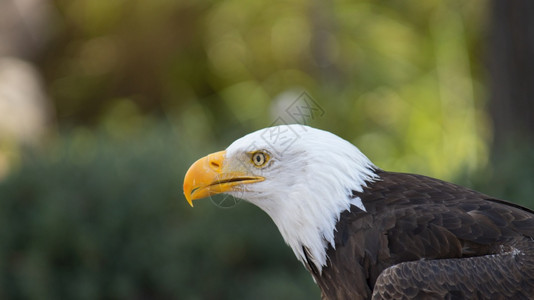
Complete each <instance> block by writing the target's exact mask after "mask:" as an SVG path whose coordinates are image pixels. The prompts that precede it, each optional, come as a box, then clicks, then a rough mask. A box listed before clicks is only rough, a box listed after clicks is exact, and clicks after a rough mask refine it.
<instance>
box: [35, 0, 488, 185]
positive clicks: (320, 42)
mask: <svg viewBox="0 0 534 300" xmlns="http://www.w3.org/2000/svg"><path fill="white" fill-rule="evenodd" d="M55 5H56V8H57V16H58V18H56V24H55V28H56V31H55V36H54V38H53V39H52V42H51V46H50V47H49V49H48V51H47V53H46V55H45V56H44V57H43V59H42V61H41V63H40V65H41V66H42V69H43V70H44V74H45V78H46V80H47V82H48V86H49V91H50V93H51V96H52V98H53V99H54V101H55V103H56V107H57V110H58V117H59V120H60V122H61V123H63V124H79V123H80V122H81V123H82V124H95V123H99V122H100V119H101V117H102V115H106V114H107V112H109V111H110V110H114V109H117V106H119V107H120V106H121V105H122V104H121V103H129V104H128V105H131V106H134V107H135V109H138V110H139V111H140V112H142V114H143V115H146V114H156V115H159V116H164V117H166V118H169V119H172V120H173V122H175V126H176V127H177V128H178V130H179V131H181V132H183V133H184V134H187V135H188V136H189V137H192V138H195V140H197V141H198V143H199V144H201V143H208V144H209V143H210V141H211V140H213V139H215V140H217V141H223V142H225V143H229V142H230V141H232V140H233V139H235V138H236V137H238V136H241V135H242V134H244V133H246V132H249V131H252V130H255V129H258V128H261V127H265V126H268V125H269V124H271V123H272V122H274V120H276V118H277V117H280V114H281V112H280V109H281V110H282V112H283V110H284V109H285V107H284V106H283V105H282V106H280V105H278V106H276V103H275V102H276V101H275V102H273V99H276V98H277V97H278V96H280V95H281V94H283V93H285V92H288V91H307V92H308V94H309V95H311V96H312V98H313V99H314V100H315V101H316V102H317V103H318V104H319V105H320V106H321V108H322V109H323V110H324V112H325V113H324V115H323V116H322V117H320V118H309V119H308V120H307V121H308V122H309V123H310V124H312V125H315V126H319V127H321V128H324V129H326V130H330V131H333V132H335V133H337V134H339V135H341V136H343V137H345V138H347V139H349V140H351V141H352V142H355V143H356V144H357V145H358V146H360V147H361V148H362V150H363V151H364V152H366V153H368V154H369V155H370V156H371V158H372V159H373V160H374V161H375V162H376V163H377V164H378V165H380V166H382V167H384V168H389V169H395V170H399V171H407V170H410V171H417V172H422V173H426V174H430V175H435V176H439V177H441V178H445V179H450V178H452V177H454V175H456V174H458V172H459V171H461V170H462V169H463V168H469V169H470V170H471V171H473V170H474V169H475V168H476V167H477V166H480V165H483V164H484V163H485V162H486V159H487V147H486V144H485V142H486V139H487V138H488V136H489V134H488V132H487V128H488V124H487V122H486V114H485V112H484V108H485V104H484V103H483V102H482V101H481V98H482V96H483V95H482V93H481V87H480V86H481V84H480V81H481V73H482V72H481V71H480V69H481V57H482V56H483V55H484V54H485V53H484V51H482V50H483V46H482V45H481V44H480V40H481V39H482V36H483V25H484V19H483V18H484V15H485V3H484V2H480V1H475V2H465V1H447V2H442V1H425V2H424V3H420V2H387V3H383V2H376V1H311V2H310V1H300V0H292V1H284V2H277V3H273V2H272V1H264V0H260V1H254V2H250V1H242V0H229V1H167V0H157V1H134V0H123V1H104V0H79V1H65V0H56V1H55ZM297 95H298V93H297ZM290 100H292V99H290ZM284 103H285V102H284ZM290 103H291V102H289V103H288V104H290ZM273 107H278V109H279V110H276V109H274V108H273ZM283 121H285V122H293V120H287V119H284V120H283Z"/></svg>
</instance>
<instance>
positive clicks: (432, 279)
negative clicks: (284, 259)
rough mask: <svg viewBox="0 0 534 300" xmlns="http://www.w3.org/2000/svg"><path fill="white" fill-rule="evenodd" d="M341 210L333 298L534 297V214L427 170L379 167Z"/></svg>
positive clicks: (332, 255)
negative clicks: (353, 202) (356, 202)
mask: <svg viewBox="0 0 534 300" xmlns="http://www.w3.org/2000/svg"><path fill="white" fill-rule="evenodd" d="M378 175H379V176H380V180H378V181H376V182H373V183H370V184H369V186H368V187H367V188H365V189H364V191H363V192H361V193H354V195H353V196H354V197H360V198H361V200H362V201H363V204H364V206H365V208H366V210H367V211H366V212H364V211H361V210H360V209H358V208H356V207H352V209H351V211H350V212H349V211H345V212H343V213H342V214H341V217H340V220H339V222H338V224H337V226H336V233H335V244H336V247H335V249H333V248H332V247H330V248H329V249H328V250H327V255H328V258H329V260H328V264H327V266H326V267H324V268H323V271H322V273H321V274H319V273H318V272H317V271H316V269H315V268H313V267H312V266H310V265H308V269H309V270H310V272H311V273H312V275H313V276H314V278H315V280H316V281H317V284H318V285H319V287H320V288H321V290H322V294H323V298H325V299H371V298H373V299H534V240H533V237H534V212H533V211H531V210H529V209H526V208H523V207H520V206H518V205H515V204H512V203H508V202H505V201H502V200H497V199H493V198H491V197H489V196H486V195H483V194H481V193H478V192H476V191H472V190H469V189H466V188H464V187H460V186H457V185H454V184H451V183H447V182H443V181H440V180H437V179H432V178H429V177H425V176H420V175H411V174H400V173H390V172H384V171H378Z"/></svg>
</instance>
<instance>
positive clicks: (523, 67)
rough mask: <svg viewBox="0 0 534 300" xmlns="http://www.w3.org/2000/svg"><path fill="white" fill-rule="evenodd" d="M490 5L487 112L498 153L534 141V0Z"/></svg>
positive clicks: (494, 146)
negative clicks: (488, 100)
mask: <svg viewBox="0 0 534 300" xmlns="http://www.w3.org/2000/svg"><path fill="white" fill-rule="evenodd" d="M490 5H491V7H490V8H491V14H492V16H491V17H492V19H491V28H490V30H491V32H490V44H489V45H490V50H489V54H490V56H489V67H490V75H491V82H490V83H491V88H490V89H491V98H490V114H491V117H492V119H493V126H494V141H493V142H494V143H493V151H494V152H497V153H498V152H500V151H506V149H508V150H510V149H511V147H516V146H520V145H523V144H524V143H528V142H530V143H532V142H534V1H532V0H509V1H501V0H492V1H491V2H490Z"/></svg>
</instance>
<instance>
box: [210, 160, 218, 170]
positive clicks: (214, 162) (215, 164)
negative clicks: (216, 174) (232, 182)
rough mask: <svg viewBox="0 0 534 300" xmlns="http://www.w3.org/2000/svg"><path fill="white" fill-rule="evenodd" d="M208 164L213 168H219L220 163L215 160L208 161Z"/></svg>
mask: <svg viewBox="0 0 534 300" xmlns="http://www.w3.org/2000/svg"><path fill="white" fill-rule="evenodd" d="M210 166H211V167H212V168H213V169H220V168H221V165H220V164H219V163H218V162H216V161H210Z"/></svg>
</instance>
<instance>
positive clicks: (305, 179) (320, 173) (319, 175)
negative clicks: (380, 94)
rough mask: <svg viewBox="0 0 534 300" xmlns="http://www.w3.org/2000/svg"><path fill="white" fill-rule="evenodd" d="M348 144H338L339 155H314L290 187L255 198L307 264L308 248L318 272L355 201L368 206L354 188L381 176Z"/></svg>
mask: <svg viewBox="0 0 534 300" xmlns="http://www.w3.org/2000/svg"><path fill="white" fill-rule="evenodd" d="M338 146H339V145H338ZM344 146H345V147H344V148H342V149H337V151H336V152H335V153H337V154H338V156H336V157H333V156H329V157H321V156H316V157H313V158H310V159H309V161H310V163H309V164H307V165H306V168H305V169H303V170H301V172H300V175H299V176H301V177H299V178H298V179H297V180H294V182H293V184H292V185H291V188H290V189H280V190H283V191H284V192H285V193H284V194H275V195H269V196H268V197H265V198H263V197H262V199H261V200H260V201H252V202H253V203H254V204H256V205H257V206H259V207H260V208H261V209H263V210H264V211H265V212H267V214H269V216H270V217H271V218H272V219H273V221H274V222H275V224H276V225H277V226H278V229H279V230H280V233H281V234H282V237H283V238H284V240H285V242H286V243H287V244H288V245H289V246H290V247H291V248H292V249H293V251H294V253H295V255H296V256H297V258H298V259H299V260H300V261H301V262H302V263H304V264H306V261H307V259H306V255H305V253H304V251H305V250H304V248H305V249H306V250H307V256H308V260H311V261H310V263H312V264H314V265H315V268H316V269H317V270H318V271H319V272H321V270H322V268H323V267H324V266H326V264H327V255H326V251H327V249H328V246H329V245H330V246H332V247H333V248H335V243H334V231H335V227H336V224H337V222H338V221H339V217H340V214H341V213H342V212H343V211H345V210H350V209H351V205H353V206H355V207H357V209H361V210H363V211H365V206H364V205H363V203H362V201H361V199H360V198H358V197H356V198H354V197H353V196H352V194H353V191H357V192H361V191H362V190H363V188H364V187H365V186H366V185H367V184H368V183H369V182H372V181H374V180H376V179H377V178H378V176H377V175H376V174H375V172H374V170H375V169H376V167H374V165H373V164H372V163H371V162H370V161H369V160H368V159H367V157H365V156H364V155H363V154H362V153H361V152H360V151H359V150H358V149H357V148H356V147H355V146H353V145H352V144H350V143H348V142H347V143H346V144H345V145H344ZM343 150H344V151H343ZM314 153H321V152H314ZM330 153H331V152H330ZM288 191H289V193H287V192H288ZM353 209H354V208H353Z"/></svg>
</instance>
